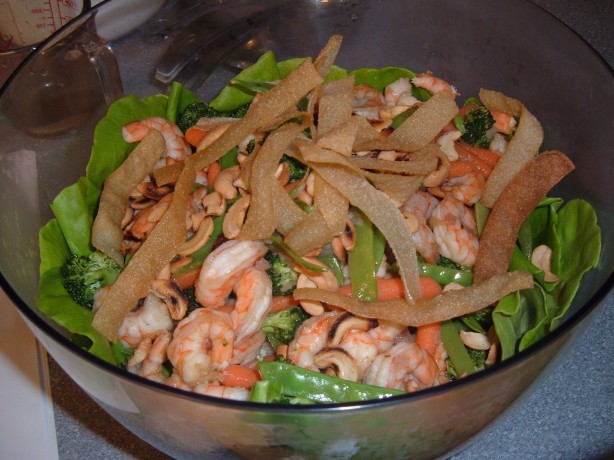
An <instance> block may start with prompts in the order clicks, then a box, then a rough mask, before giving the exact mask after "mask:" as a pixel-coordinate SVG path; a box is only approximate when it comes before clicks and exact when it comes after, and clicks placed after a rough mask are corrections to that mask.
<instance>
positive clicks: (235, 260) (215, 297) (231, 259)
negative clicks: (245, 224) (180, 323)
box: [196, 240, 267, 308]
mask: <svg viewBox="0 0 614 460" xmlns="http://www.w3.org/2000/svg"><path fill="white" fill-rule="evenodd" d="M266 252H267V247H266V245H265V244H264V243H263V242H262V241H237V240H231V241H227V242H225V243H224V244H222V245H220V246H219V247H218V248H217V249H216V250H215V251H213V252H211V254H209V255H208V256H207V258H206V259H205V262H204V263H203V267H202V269H201V270H200V275H199V277H198V280H197V281H196V300H198V302H199V303H200V304H201V305H203V306H205V307H210V308H218V307H221V306H223V305H224V304H225V303H226V300H227V298H228V295H229V294H230V293H231V292H232V289H233V288H234V285H235V282H236V281H237V279H238V278H239V276H240V275H241V274H242V273H243V271H244V270H245V269H246V268H248V267H251V266H253V265H254V264H255V263H256V261H257V260H258V259H260V258H261V257H262V256H264V255H265V254H266Z"/></svg>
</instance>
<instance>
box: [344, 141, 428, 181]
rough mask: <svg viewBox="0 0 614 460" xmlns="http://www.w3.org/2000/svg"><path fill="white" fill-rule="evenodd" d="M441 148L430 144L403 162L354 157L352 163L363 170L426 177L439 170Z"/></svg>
mask: <svg viewBox="0 0 614 460" xmlns="http://www.w3.org/2000/svg"><path fill="white" fill-rule="evenodd" d="M438 151H439V147H438V146H436V145H435V144H428V145H426V146H425V147H423V148H422V149H420V150H418V151H417V152H414V153H411V154H409V155H408V156H407V158H406V159H405V160H403V161H390V160H380V159H377V158H373V157H369V156H364V157H359V156H356V155H355V156H352V157H351V158H350V162H351V163H352V164H353V165H354V166H357V167H359V168H361V169H372V170H375V171H384V172H392V173H397V174H422V175H426V174H429V173H431V172H433V171H434V170H435V169H436V168H437V152H438Z"/></svg>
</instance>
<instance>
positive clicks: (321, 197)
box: [313, 172, 350, 241]
mask: <svg viewBox="0 0 614 460" xmlns="http://www.w3.org/2000/svg"><path fill="white" fill-rule="evenodd" d="M313 174H315V187H314V190H315V192H314V197H313V204H314V207H315V208H317V209H319V210H320V211H321V212H322V215H323V216H324V219H325V220H326V223H327V224H328V227H329V228H330V230H331V232H332V234H333V235H334V236H337V235H340V234H341V232H343V230H344V229H345V223H346V220H347V216H348V209H349V205H350V203H349V202H348V200H347V198H346V197H344V196H343V195H342V194H341V193H340V192H339V191H338V190H337V189H336V188H334V187H333V186H331V185H330V184H329V183H328V182H326V181H325V180H324V179H322V178H321V177H320V175H319V174H318V173H316V172H314V173H313ZM329 241H330V240H329Z"/></svg>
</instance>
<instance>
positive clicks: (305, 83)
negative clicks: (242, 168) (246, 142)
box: [193, 59, 322, 170]
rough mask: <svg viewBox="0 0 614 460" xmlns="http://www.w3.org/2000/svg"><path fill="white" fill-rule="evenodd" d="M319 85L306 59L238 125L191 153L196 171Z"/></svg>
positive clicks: (318, 80) (255, 104) (314, 70)
mask: <svg viewBox="0 0 614 460" xmlns="http://www.w3.org/2000/svg"><path fill="white" fill-rule="evenodd" d="M320 83H322V77H321V76H320V75H319V74H318V72H317V70H316V68H315V67H314V65H313V63H312V62H311V60H309V59H305V60H304V61H303V62H302V63H301V64H300V65H299V66H298V67H297V68H296V69H295V70H294V71H292V72H291V73H290V74H289V75H288V76H287V77H286V78H284V79H283V80H281V81H280V82H279V83H278V84H277V85H275V86H274V87H273V88H272V89H271V91H269V92H268V93H266V94H263V96H262V97H261V98H260V99H259V100H258V101H257V102H256V103H253V104H252V105H251V106H250V108H249V110H248V111H247V113H246V114H245V116H244V117H243V118H241V120H240V121H239V122H237V123H234V124H232V125H231V126H230V127H229V128H228V129H227V130H226V132H224V134H222V135H221V136H220V137H219V138H218V139H217V140H216V141H215V142H214V143H213V144H211V145H210V146H209V147H207V148H206V149H204V150H202V151H198V152H196V153H194V155H193V157H194V158H195V160H194V161H195V165H196V169H197V170H199V169H202V168H204V167H205V166H208V165H209V164H211V163H212V162H214V161H217V160H218V159H219V158H221V157H222V155H224V154H225V153H226V152H228V151H229V150H231V149H233V148H234V147H235V146H236V145H238V144H239V143H240V142H241V141H242V140H243V139H245V138H246V137H247V136H248V135H249V134H251V133H253V132H254V131H257V130H258V129H259V128H260V127H263V126H270V125H271V123H272V122H273V121H274V120H275V119H276V118H277V117H279V116H280V115H282V114H283V113H284V112H286V111H288V110H290V109H291V108H292V107H295V106H296V104H298V102H299V101H300V100H301V99H302V98H303V97H304V96H305V95H306V94H307V93H308V92H309V91H311V90H312V89H313V88H315V87H316V86H318V85H319V84H320Z"/></svg>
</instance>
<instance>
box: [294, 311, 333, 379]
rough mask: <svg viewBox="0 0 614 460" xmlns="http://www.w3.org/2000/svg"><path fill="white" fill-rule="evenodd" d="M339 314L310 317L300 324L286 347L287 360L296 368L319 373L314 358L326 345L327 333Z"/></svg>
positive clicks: (329, 313) (331, 313)
mask: <svg viewBox="0 0 614 460" xmlns="http://www.w3.org/2000/svg"><path fill="white" fill-rule="evenodd" d="M341 314H343V313H342V312H341V311H331V312H328V313H324V314H322V315H318V316H312V317H311V318H309V319H308V320H307V321H305V322H304V323H303V324H301V326H300V327H299V328H298V330H297V331H296V335H295V337H294V340H293V341H292V342H290V344H289V345H288V359H289V360H290V361H292V362H293V363H294V364H296V365H297V366H300V367H303V368H305V369H310V370H313V371H319V369H318V366H316V364H315V362H314V357H315V355H316V354H317V353H318V352H320V351H322V350H323V349H324V347H325V346H326V345H327V341H328V333H329V332H330V329H331V327H332V325H333V323H334V321H335V319H336V318H337V317H338V316H339V315H341Z"/></svg>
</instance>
